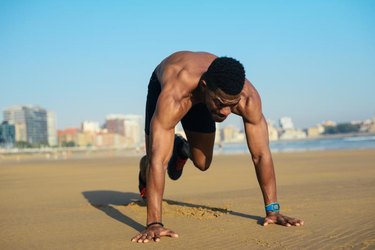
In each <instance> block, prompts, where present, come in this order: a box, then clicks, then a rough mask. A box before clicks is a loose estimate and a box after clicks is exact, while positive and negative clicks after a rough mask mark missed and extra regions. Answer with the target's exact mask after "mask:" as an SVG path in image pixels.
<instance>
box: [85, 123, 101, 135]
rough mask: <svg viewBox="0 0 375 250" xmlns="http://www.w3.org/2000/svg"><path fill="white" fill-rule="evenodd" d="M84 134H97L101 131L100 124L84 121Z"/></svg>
mask: <svg viewBox="0 0 375 250" xmlns="http://www.w3.org/2000/svg"><path fill="white" fill-rule="evenodd" d="M81 130H82V132H94V133H97V132H99V131H100V125H99V122H93V121H84V122H82V123H81Z"/></svg>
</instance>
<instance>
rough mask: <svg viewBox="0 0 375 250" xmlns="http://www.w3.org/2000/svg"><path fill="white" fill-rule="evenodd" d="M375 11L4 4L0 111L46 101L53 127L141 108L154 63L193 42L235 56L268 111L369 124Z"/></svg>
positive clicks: (296, 5)
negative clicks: (51, 115) (366, 120)
mask: <svg viewBox="0 0 375 250" xmlns="http://www.w3.org/2000/svg"><path fill="white" fill-rule="evenodd" d="M374 10H375V3H374V2H372V1H304V2H298V1H267V2H264V1H262V2H260V1H259V2H254V1H249V2H245V1H231V2H230V3H225V2H221V1H205V2H204V3H202V2H201V1H200V2H198V1H189V2H176V3H171V2H168V1H158V3H155V2H150V3H147V5H146V3H145V2H143V1H139V2H128V3H126V2H118V1H107V2H105V3H104V2H101V3H98V2H96V3H89V2H81V1H79V2H76V1H64V2H56V1H54V2H51V1H16V2H15V1H2V2H1V3H0V36H1V37H2V39H1V42H0V55H1V56H0V87H1V93H2V95H1V98H0V109H1V111H3V110H4V109H5V108H7V107H9V106H12V105H27V104H33V105H37V106H42V107H46V108H48V109H49V110H51V111H54V112H55V113H56V115H57V128H66V127H73V126H77V125H78V124H80V122H82V121H84V120H94V121H102V120H103V118H104V117H105V116H106V115H107V114H110V113H122V114H139V115H142V116H144V107H145V99H146V94H147V83H148V80H149V77H150V76H151V72H152V70H153V69H154V67H155V66H156V65H157V64H158V63H159V62H160V61H161V60H162V59H163V58H165V57H166V56H168V55H169V54H170V53H172V52H174V51H177V50H193V51H209V52H212V53H214V54H217V55H219V56H221V55H226V56H232V57H235V58H237V59H238V60H240V61H241V62H242V63H243V64H244V66H245V69H246V75H247V78H248V79H249V80H250V81H251V82H252V83H253V84H254V86H255V87H256V88H257V90H258V91H259V93H260V95H261V97H262V103H263V111H264V114H265V116H266V118H268V119H271V120H277V119H278V118H280V117H282V116H289V117H292V118H293V121H294V123H295V126H296V127H299V128H306V127H311V126H314V125H315V124H317V123H320V122H322V121H324V120H334V121H336V122H349V121H352V120H365V119H367V118H371V117H373V116H375V98H374V94H373V93H375V83H374V79H375V71H374V70H373V69H374V68H375V32H374V27H375V25H374V24H375V17H374V15H373V14H372V13H373V12H374ZM221 17H225V18H221ZM348 17H349V18H348ZM171 20H173V21H171ZM239 123H241V121H240V119H239V118H235V116H234V115H232V116H231V117H230V118H228V121H226V122H225V123H224V124H223V125H224V126H226V125H229V124H235V125H239Z"/></svg>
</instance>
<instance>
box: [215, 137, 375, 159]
mask: <svg viewBox="0 0 375 250" xmlns="http://www.w3.org/2000/svg"><path fill="white" fill-rule="evenodd" d="M270 148H271V151H272V152H274V153H276V152H305V151H322V150H348V149H371V148H373V149H375V136H374V135H371V136H352V137H339V138H318V139H306V140H279V141H273V142H270ZM248 152H249V150H248V148H247V144H246V143H245V142H244V143H230V144H223V146H222V147H218V146H215V153H218V154H237V153H248Z"/></svg>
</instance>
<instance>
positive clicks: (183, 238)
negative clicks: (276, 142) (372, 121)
mask: <svg viewBox="0 0 375 250" xmlns="http://www.w3.org/2000/svg"><path fill="white" fill-rule="evenodd" d="M274 161H275V166H276V172H277V182H278V196H279V201H280V203H281V205H282V212H283V213H285V214H287V215H290V216H295V217H299V218H302V219H304V220H305V226H303V227H290V228H286V227H282V226H276V225H270V226H267V227H263V226H261V222H262V216H264V210H263V203H262V196H261V193H260V191H259V188H258V184H257V181H256V177H255V173H254V168H253V167H252V163H251V162H250V157H249V156H248V155H220V156H215V158H214V161H213V163H212V166H211V168H210V169H209V170H208V171H207V172H200V171H198V170H196V169H195V168H194V167H193V165H192V164H191V163H188V164H187V166H186V168H185V170H184V174H183V176H182V178H181V179H180V180H179V181H171V180H169V179H168V180H167V183H166V191H165V195H164V198H165V201H164V204H163V208H164V213H163V222H164V224H165V225H166V226H167V227H169V228H171V229H174V230H175V231H176V232H177V233H179V235H180V237H179V238H178V239H170V238H162V240H161V242H159V243H154V242H151V243H148V244H137V243H133V242H130V239H131V237H132V236H134V235H135V234H136V233H137V232H138V231H140V230H142V229H143V225H144V223H145V213H146V208H145V206H144V205H143V204H142V203H141V202H139V201H138V200H139V196H138V194H137V174H138V158H135V157H109V158H104V157H96V158H94V157H92V158H91V157H90V158H87V159H68V160H51V159H50V160H45V159H44V160H42V159H40V160H38V159H32V160H28V161H26V160H21V161H18V162H17V161H15V160H11V159H10V160H7V159H4V158H3V159H0V198H1V204H0V235H1V237H0V249H12V250H13V249H140V248H145V249H268V248H274V249H352V248H354V249H375V216H374V213H375V150H364V151H337V152H336V151H328V152H307V153H282V154H274Z"/></svg>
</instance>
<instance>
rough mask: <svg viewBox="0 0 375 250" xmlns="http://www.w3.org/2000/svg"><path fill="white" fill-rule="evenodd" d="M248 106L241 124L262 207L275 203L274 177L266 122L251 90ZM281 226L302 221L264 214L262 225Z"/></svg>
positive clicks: (270, 213) (256, 98)
mask: <svg viewBox="0 0 375 250" xmlns="http://www.w3.org/2000/svg"><path fill="white" fill-rule="evenodd" d="M252 92H253V95H252V97H251V101H250V102H249V103H250V105H249V106H247V107H246V109H245V112H244V114H245V115H244V116H243V122H244V127H245V133H246V140H247V145H248V147H249V150H250V153H251V156H252V160H253V163H254V166H255V171H256V175H257V179H258V182H259V186H260V188H261V191H262V194H263V200H264V205H265V206H266V205H268V204H271V203H274V202H277V192H276V176H275V171H274V166H273V161H272V155H271V151H270V148H269V140H268V129H267V122H266V120H265V118H264V116H263V113H262V109H261V101H260V97H259V95H258V93H257V91H256V90H255V89H252ZM274 223H276V224H281V225H284V226H291V225H293V226H300V225H303V223H304V222H303V221H302V220H299V219H295V218H291V217H288V216H285V215H282V214H280V213H279V212H270V211H268V212H266V218H265V220H264V223H263V225H265V226H266V225H268V224H274Z"/></svg>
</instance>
